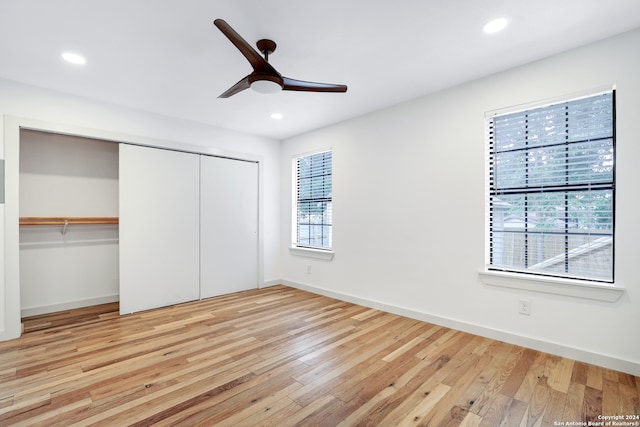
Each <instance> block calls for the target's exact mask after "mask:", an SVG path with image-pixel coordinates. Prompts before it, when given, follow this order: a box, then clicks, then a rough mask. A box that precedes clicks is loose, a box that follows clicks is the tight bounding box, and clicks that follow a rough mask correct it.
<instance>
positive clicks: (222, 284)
mask: <svg viewBox="0 0 640 427" xmlns="http://www.w3.org/2000/svg"><path fill="white" fill-rule="evenodd" d="M200 178H201V181H200V186H201V188H200V209H201V211H200V224H201V226H200V228H201V240H200V245H201V246H200V292H201V294H200V295H201V298H208V297H212V296H216V295H223V294H228V293H231V292H238V291H243V290H247V289H256V288H257V286H258V164H257V163H251V162H245V161H239V160H230V159H223V158H218V157H209V156H202V157H201V173H200Z"/></svg>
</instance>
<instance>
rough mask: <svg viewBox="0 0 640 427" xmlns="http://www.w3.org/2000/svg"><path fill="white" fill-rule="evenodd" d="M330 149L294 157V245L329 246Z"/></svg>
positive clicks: (324, 247)
mask: <svg viewBox="0 0 640 427" xmlns="http://www.w3.org/2000/svg"><path fill="white" fill-rule="evenodd" d="M331 160H332V153H331V150H328V151H322V152H319V153H313V154H308V155H303V156H299V157H296V158H295V159H294V161H293V169H294V174H295V189H294V195H295V199H294V200H295V203H294V205H295V206H294V217H295V225H294V227H295V230H294V242H293V245H294V246H297V247H303V248H314V249H327V250H329V249H331V245H332V230H331V225H332V219H331V216H332V211H333V207H332V188H331V169H332V168H331Z"/></svg>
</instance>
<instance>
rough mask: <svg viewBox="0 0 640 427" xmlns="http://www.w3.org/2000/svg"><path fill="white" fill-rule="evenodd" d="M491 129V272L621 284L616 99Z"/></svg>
mask: <svg viewBox="0 0 640 427" xmlns="http://www.w3.org/2000/svg"><path fill="white" fill-rule="evenodd" d="M487 129H488V160H489V169H488V170H489V177H488V186H489V188H488V196H489V203H488V211H489V215H488V218H489V229H488V251H487V252H488V258H489V259H488V262H487V264H488V265H487V267H488V269H489V270H502V271H512V272H523V273H532V274H539V275H547V276H558V277H569V278H575V279H586V280H592V281H601V282H613V271H614V269H613V265H614V245H613V243H614V240H613V239H614V206H615V203H614V202H615V197H614V195H615V193H614V191H615V169H614V165H615V92H613V91H609V92H606V93H600V94H597V95H590V96H587V97H582V98H578V99H573V100H569V101H564V102H560V103H555V104H552V105H548V106H543V107H537V108H532V109H529V110H524V111H516V112H510V113H505V114H491V115H488V117H487Z"/></svg>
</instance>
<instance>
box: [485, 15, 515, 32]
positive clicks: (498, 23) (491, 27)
mask: <svg viewBox="0 0 640 427" xmlns="http://www.w3.org/2000/svg"><path fill="white" fill-rule="evenodd" d="M508 24H509V20H508V19H507V18H504V17H503V18H496V19H492V20H491V21H489V22H487V23H486V24H484V27H482V31H483V32H484V33H485V34H495V33H497V32H500V31H502V30H504V29H505V28H506V27H507V25H508Z"/></svg>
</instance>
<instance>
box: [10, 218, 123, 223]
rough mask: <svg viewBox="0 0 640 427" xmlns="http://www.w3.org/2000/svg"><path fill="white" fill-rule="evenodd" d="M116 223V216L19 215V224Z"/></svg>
mask: <svg viewBox="0 0 640 427" xmlns="http://www.w3.org/2000/svg"><path fill="white" fill-rule="evenodd" d="M72 224H118V217H108V216H100V217H46V216H45V217H31V216H28V217H20V225H72Z"/></svg>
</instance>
